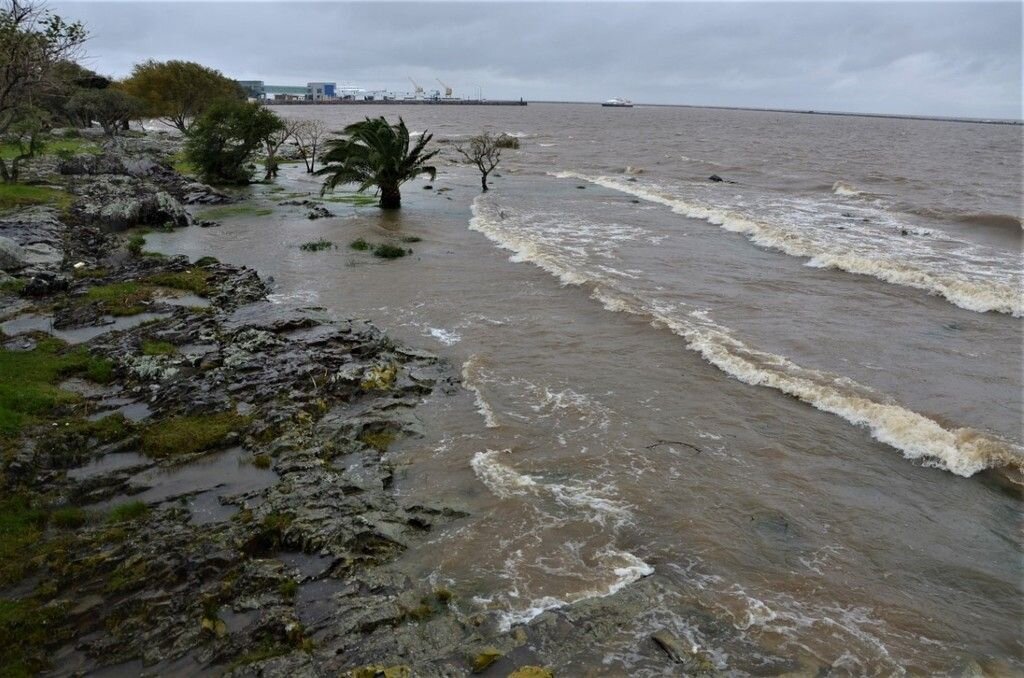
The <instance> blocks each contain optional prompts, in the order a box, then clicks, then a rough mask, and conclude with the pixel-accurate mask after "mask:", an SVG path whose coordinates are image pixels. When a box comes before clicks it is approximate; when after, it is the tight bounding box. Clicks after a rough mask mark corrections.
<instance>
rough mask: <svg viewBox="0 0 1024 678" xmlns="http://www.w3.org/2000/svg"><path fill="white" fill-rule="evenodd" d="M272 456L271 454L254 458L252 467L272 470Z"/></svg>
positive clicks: (258, 455)
mask: <svg viewBox="0 0 1024 678" xmlns="http://www.w3.org/2000/svg"><path fill="white" fill-rule="evenodd" d="M270 463H271V459H270V455H269V454H257V455H256V456H255V457H253V458H252V465H253V466H255V467H256V468H262V469H268V468H270Z"/></svg>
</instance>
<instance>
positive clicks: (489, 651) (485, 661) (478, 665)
mask: <svg viewBox="0 0 1024 678" xmlns="http://www.w3.org/2000/svg"><path fill="white" fill-rule="evenodd" d="M504 656H505V654H504V653H503V652H502V651H501V650H499V649H498V648H496V647H493V646H488V647H485V648H483V649H482V650H480V651H479V652H477V653H476V654H475V655H474V656H473V662H472V667H473V673H480V672H481V671H483V670H484V669H486V668H487V667H488V666H490V665H491V664H493V663H494V662H496V661H498V660H499V659H501V658H502V657H504Z"/></svg>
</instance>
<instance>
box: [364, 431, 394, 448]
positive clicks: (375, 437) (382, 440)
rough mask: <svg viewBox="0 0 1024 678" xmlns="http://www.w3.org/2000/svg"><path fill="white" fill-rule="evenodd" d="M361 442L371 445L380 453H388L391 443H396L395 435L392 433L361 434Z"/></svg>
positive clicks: (372, 432)
mask: <svg viewBox="0 0 1024 678" xmlns="http://www.w3.org/2000/svg"><path fill="white" fill-rule="evenodd" d="M359 442H361V443H363V444H365V445H369V446H370V447H372V448H373V449H375V450H377V451H378V452H387V449H388V447H390V446H391V443H393V442H395V434H394V433H392V432H391V431H363V432H362V433H361V434H359Z"/></svg>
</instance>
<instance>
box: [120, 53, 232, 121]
mask: <svg viewBox="0 0 1024 678" xmlns="http://www.w3.org/2000/svg"><path fill="white" fill-rule="evenodd" d="M124 89H125V91H126V92H128V94H131V95H132V96H134V97H137V98H138V99H141V100H142V101H144V102H145V103H146V113H147V115H149V116H151V117H154V118H160V119H161V120H163V121H164V122H167V123H169V124H171V125H174V126H175V127H177V128H178V129H179V130H181V131H182V132H183V133H187V132H188V131H189V128H191V127H192V124H193V123H194V122H195V121H196V120H197V119H198V118H199V116H201V115H202V114H203V113H205V112H206V111H207V109H209V108H210V107H211V106H212V105H213V104H214V103H215V102H217V101H220V100H222V99H233V100H237V101H244V100H245V92H244V91H243V90H242V88H241V86H240V85H239V84H238V83H237V82H235V81H234V80H231V79H230V78H226V77H224V75H222V74H221V72H220V71H218V70H214V69H212V68H207V67H206V66H203V65H201V64H197V63H194V62H192V61H164V62H160V61H153V60H152V59H150V60H149V61H146V62H143V63H141V64H136V65H135V68H134V69H132V74H131V77H129V78H128V79H127V80H125V81H124Z"/></svg>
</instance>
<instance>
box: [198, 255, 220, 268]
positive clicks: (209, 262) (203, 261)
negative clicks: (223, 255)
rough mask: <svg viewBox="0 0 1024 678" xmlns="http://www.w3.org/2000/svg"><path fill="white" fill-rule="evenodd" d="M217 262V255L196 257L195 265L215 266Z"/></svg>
mask: <svg viewBox="0 0 1024 678" xmlns="http://www.w3.org/2000/svg"><path fill="white" fill-rule="evenodd" d="M219 263H220V261H218V260H217V257H200V258H198V259H196V266H202V267H206V266H216V265H217V264H219Z"/></svg>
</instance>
